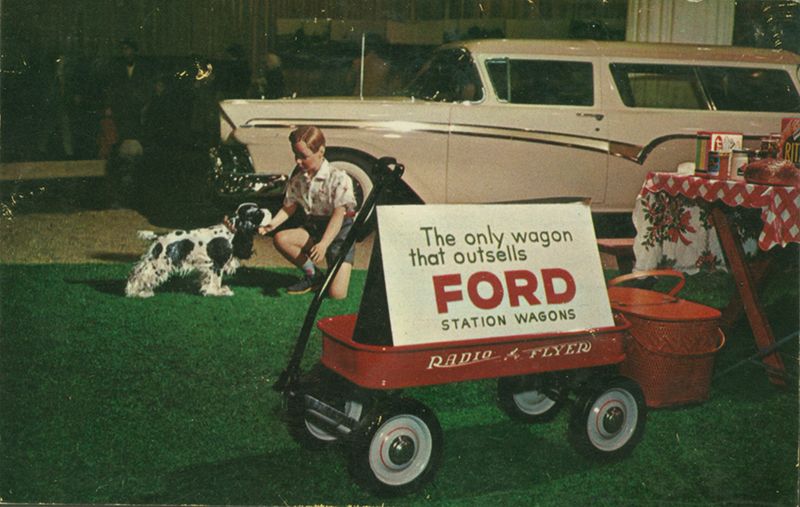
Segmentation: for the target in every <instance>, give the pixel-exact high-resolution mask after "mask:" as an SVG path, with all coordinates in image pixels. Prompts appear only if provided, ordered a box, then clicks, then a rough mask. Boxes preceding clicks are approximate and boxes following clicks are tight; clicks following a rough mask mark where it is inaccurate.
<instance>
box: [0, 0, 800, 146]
mask: <svg viewBox="0 0 800 507" xmlns="http://www.w3.org/2000/svg"><path fill="white" fill-rule="evenodd" d="M798 5H800V4H798V3H797V2H795V1H790V0H771V1H764V2H762V1H741V2H738V3H737V6H736V16H735V29H734V44H739V45H749V46H762V47H787V48H789V49H793V50H795V51H797V50H798V35H797V30H796V29H797V21H798V18H797V12H798ZM0 9H2V10H1V11H0V25H1V26H0V45H1V47H2V53H0V67H2V81H1V82H0V84H1V85H2V86H1V87H0V113H2V120H1V121H2V123H1V124H0V134H1V135H2V137H1V138H0V161H3V162H7V161H19V160H26V161H27V160H51V159H87V158H89V159H92V158H97V157H98V156H99V154H98V142H97V139H98V135H99V134H100V133H101V132H100V122H101V120H102V118H103V115H104V113H105V112H106V111H107V110H108V108H107V106H108V102H109V87H110V81H111V78H110V74H111V73H112V72H111V70H112V69H113V68H114V66H115V65H118V64H119V59H120V55H121V52H120V41H121V40H123V39H126V38H127V39H131V40H134V41H136V43H137V44H138V48H139V58H140V61H141V62H142V67H143V68H146V69H147V71H148V73H149V77H148V79H149V80H150V87H149V88H148V89H147V90H146V93H147V95H148V96H149V97H152V96H154V95H155V94H156V88H155V82H156V81H157V80H160V81H161V83H162V85H163V90H162V93H166V94H167V97H168V100H165V99H163V98H162V100H161V102H162V104H161V106H164V105H165V104H164V103H166V104H167V105H169V108H168V109H169V111H167V112H168V114H169V115H170V122H168V123H164V124H162V125H161V126H160V127H161V132H160V133H159V132H156V133H153V134H154V135H167V136H168V137H169V141H170V142H176V143H184V144H187V143H188V144H189V145H193V144H197V143H200V144H203V143H211V142H213V139H214V135H215V132H214V129H215V123H216V120H215V116H216V101H217V100H219V99H220V98H231V97H249V98H258V97H263V96H277V95H298V96H303V95H311V94H315V95H337V94H349V93H350V92H351V89H348V88H347V87H345V86H344V85H343V83H344V82H345V81H344V76H343V72H345V71H346V69H347V67H348V66H349V64H350V62H351V61H352V60H353V58H355V57H356V56H357V54H358V52H359V42H360V38H361V34H363V33H367V32H369V33H373V34H376V35H377V36H379V37H380V38H382V39H383V41H384V42H385V43H386V45H385V46H383V57H384V58H385V59H386V60H387V61H388V62H389V63H390V64H392V66H393V69H394V73H395V75H394V77H395V79H394V81H393V82H394V83H395V84H396V86H401V85H402V83H403V82H404V81H406V80H407V79H408V78H409V76H411V75H413V73H414V71H415V70H416V68H417V67H418V66H419V65H420V63H421V62H422V60H423V59H424V57H425V55H426V54H427V53H428V52H429V51H430V49H431V48H432V47H434V46H435V45H437V44H439V43H442V42H446V41H448V40H453V39H459V38H468V37H469V38H474V37H489V36H491V37H496V36H504V37H512V38H514V37H538V38H553V37H558V38H598V39H612V40H621V39H624V37H625V23H626V15H627V9H628V2H627V0H566V1H565V0H539V1H536V2H529V1H527V0H481V1H478V0H445V1H429V0H168V1H167V0H69V1H67V0H4V1H3V2H2V4H0ZM151 109H154V108H151Z"/></svg>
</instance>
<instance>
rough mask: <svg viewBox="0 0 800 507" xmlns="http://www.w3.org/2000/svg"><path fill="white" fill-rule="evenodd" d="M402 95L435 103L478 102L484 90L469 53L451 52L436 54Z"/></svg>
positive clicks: (443, 51)
mask: <svg viewBox="0 0 800 507" xmlns="http://www.w3.org/2000/svg"><path fill="white" fill-rule="evenodd" d="M401 95H404V96H407V97H414V98H418V99H423V100H431V101H435V102H463V101H478V100H481V99H482V98H483V86H482V85H481V80H480V76H479V75H478V71H477V70H476V69H475V66H474V65H473V63H472V59H471V58H470V54H469V52H467V51H466V50H465V49H461V48H459V49H449V50H442V51H438V52H436V54H434V56H433V57H432V58H431V59H430V60H429V61H428V62H427V63H425V65H423V66H422V69H420V71H419V73H417V76H416V77H415V78H414V80H413V81H412V82H411V84H409V85H408V87H407V88H406V89H405V90H403V91H402V92H401Z"/></svg>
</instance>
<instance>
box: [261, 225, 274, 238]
mask: <svg viewBox="0 0 800 507" xmlns="http://www.w3.org/2000/svg"><path fill="white" fill-rule="evenodd" d="M274 228H275V227H273V226H272V224H267V225H265V226H263V227H259V228H258V234H259V235H260V236H266V235H267V234H268V233H269V232H270V231H272V229H274Z"/></svg>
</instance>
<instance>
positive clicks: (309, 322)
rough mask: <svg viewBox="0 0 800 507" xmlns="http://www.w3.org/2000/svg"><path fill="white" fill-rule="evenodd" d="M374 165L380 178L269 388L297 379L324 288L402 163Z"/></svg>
mask: <svg viewBox="0 0 800 507" xmlns="http://www.w3.org/2000/svg"><path fill="white" fill-rule="evenodd" d="M375 165H376V166H379V167H381V168H383V169H385V171H381V173H383V177H382V178H381V179H380V180H379V181H378V182H377V183H376V184H375V186H374V187H373V188H372V192H370V193H369V195H368V196H367V198H366V200H365V201H364V204H362V206H361V210H360V211H359V213H358V215H356V219H355V221H354V222H353V227H352V228H351V229H350V232H348V233H347V236H346V237H345V238H344V242H343V243H342V247H341V249H340V252H341V253H340V254H339V256H338V257H337V258H336V260H335V261H334V263H333V266H331V267H330V269H328V273H327V275H326V276H325V280H324V281H323V282H322V285H321V286H320V287H319V288H318V289H317V291H316V292H315V293H314V298H313V299H312V300H311V304H310V305H309V307H308V312H307V313H306V318H305V320H304V321H303V327H302V328H301V329H300V334H298V335H297V341H296V342H295V346H294V350H293V351H292V356H291V358H290V359H289V364H288V365H287V366H286V369H285V370H283V371H282V372H281V374H280V376H279V377H278V380H277V381H276V382H275V384H274V385H273V389H275V390H276V391H282V392H284V393H286V392H288V391H289V390H291V389H292V386H295V385H297V383H298V382H299V380H300V363H301V361H302V360H303V354H304V353H305V350H306V345H308V340H309V338H310V337H311V330H312V329H313V327H314V321H315V320H316V318H317V312H318V311H319V308H320V306H321V305H322V300H323V299H325V295H326V294H327V292H328V287H329V286H330V284H331V283H332V282H333V279H334V278H335V277H336V273H338V272H339V268H340V267H341V266H342V263H343V262H344V258H345V256H346V254H347V252H348V251H349V250H350V247H351V246H353V243H355V242H356V239H357V238H358V235H359V234H360V232H361V229H362V228H363V227H364V226H365V224H366V222H367V220H369V218H370V217H371V216H372V213H373V212H374V211H375V207H376V205H377V203H378V196H379V195H380V193H381V192H382V191H383V189H384V188H385V187H386V186H388V185H392V184H395V183H396V182H397V181H399V180H400V178H401V177H402V176H403V173H404V172H405V166H403V164H399V163H398V162H397V160H395V159H394V158H392V157H382V158H381V159H379V160H378V161H377V162H375ZM390 166H394V170H391V171H390V170H389V167H390Z"/></svg>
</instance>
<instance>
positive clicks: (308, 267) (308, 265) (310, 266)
mask: <svg viewBox="0 0 800 507" xmlns="http://www.w3.org/2000/svg"><path fill="white" fill-rule="evenodd" d="M301 269H302V270H303V272H304V273H305V274H306V275H307V276H308V277H309V278H314V274H315V273H316V272H317V269H316V267H315V266H314V263H313V262H312V261H311V259H306V262H304V263H303V266H302V268H301Z"/></svg>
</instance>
